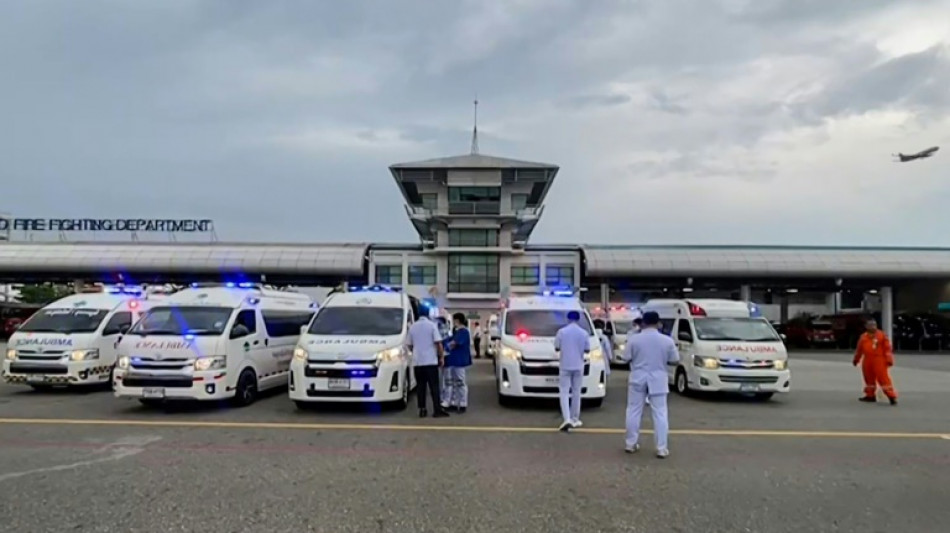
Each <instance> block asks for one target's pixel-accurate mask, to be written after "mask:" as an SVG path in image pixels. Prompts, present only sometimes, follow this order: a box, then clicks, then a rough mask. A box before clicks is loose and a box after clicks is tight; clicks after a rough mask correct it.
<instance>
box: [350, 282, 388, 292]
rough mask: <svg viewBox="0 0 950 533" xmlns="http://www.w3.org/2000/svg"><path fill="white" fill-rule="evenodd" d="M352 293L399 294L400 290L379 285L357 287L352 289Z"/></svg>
mask: <svg viewBox="0 0 950 533" xmlns="http://www.w3.org/2000/svg"><path fill="white" fill-rule="evenodd" d="M350 292H399V288H397V287H390V286H389V285H380V284H378V283H377V284H375V285H363V286H360V285H355V286H353V287H350Z"/></svg>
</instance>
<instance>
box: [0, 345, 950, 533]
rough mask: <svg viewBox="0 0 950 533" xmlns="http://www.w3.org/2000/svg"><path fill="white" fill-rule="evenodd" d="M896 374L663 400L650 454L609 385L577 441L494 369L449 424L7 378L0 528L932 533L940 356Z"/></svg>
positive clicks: (946, 454) (410, 415)
mask: <svg viewBox="0 0 950 533" xmlns="http://www.w3.org/2000/svg"><path fill="white" fill-rule="evenodd" d="M924 358H926V359H924ZM898 362H899V365H900V366H899V367H898V368H896V369H895V370H894V373H893V374H894V379H895V383H896V385H897V387H898V388H899V391H900V393H901V404H900V405H899V406H897V407H891V406H889V405H887V404H885V403H880V404H876V405H865V404H860V403H858V402H857V401H856V400H857V397H858V395H859V394H860V388H861V382H860V376H859V373H858V371H857V370H856V369H854V368H852V367H851V365H850V361H849V357H848V356H847V354H822V353H807V354H795V355H794V359H793V362H792V367H791V368H792V371H793V392H792V393H791V394H788V395H785V396H781V397H777V398H776V399H774V400H773V401H770V402H768V403H756V402H752V401H749V400H745V399H741V398H721V397H701V398H680V397H676V396H671V398H670V409H671V417H672V426H673V428H674V432H675V433H674V435H673V436H672V437H671V448H672V452H673V455H672V456H671V457H670V458H669V459H667V460H665V461H661V460H658V459H656V458H654V457H653V455H652V453H650V452H652V442H651V439H652V435H651V434H646V435H644V439H643V441H642V442H643V444H644V451H643V452H642V453H641V454H639V455H634V456H629V455H625V454H624V453H623V452H622V425H623V409H624V404H625V387H624V381H625V379H626V372H624V371H615V372H614V373H613V375H612V376H611V383H610V387H609V390H610V392H609V396H608V399H607V401H606V402H605V404H604V406H603V407H602V408H600V409H593V410H588V411H585V412H584V415H583V419H584V422H585V426H584V428H583V429H582V430H580V431H578V432H576V433H574V434H561V433H558V432H556V431H555V430H554V427H555V426H556V424H557V422H558V419H559V416H558V414H557V410H556V406H555V405H553V404H550V403H541V404H532V405H525V406H522V407H520V408H517V409H505V408H501V407H499V406H498V405H497V402H496V400H495V395H494V393H495V391H494V384H493V382H492V379H491V372H490V368H491V364H490V362H487V361H478V362H477V365H476V367H475V369H474V370H473V372H472V374H473V375H472V377H471V379H470V383H471V387H472V391H471V404H472V407H471V410H470V411H469V412H468V413H466V414H464V415H456V416H453V417H451V418H449V419H445V420H434V419H431V418H430V419H424V420H420V419H419V418H417V417H416V416H415V410H414V409H409V410H407V411H404V412H392V411H384V412H379V411H378V410H375V409H364V408H349V409H346V408H326V409H320V410H318V411H316V412H299V411H297V410H296V409H295V407H294V405H293V403H292V402H290V401H289V400H288V399H287V398H286V396H285V393H283V391H281V392H279V393H276V394H273V395H271V396H270V397H267V398H264V399H262V400H261V401H260V402H258V403H257V404H255V405H253V406H250V407H248V408H245V409H228V408H224V407H221V406H189V407H180V408H174V409H170V410H150V409H146V408H143V407H141V406H139V405H138V403H135V402H126V401H120V400H116V399H114V398H113V397H112V396H111V394H110V393H108V392H87V393H83V392H79V393H74V392H51V393H36V392H33V391H31V390H29V389H25V388H20V387H14V386H9V385H0V493H2V494H3V497H2V498H0V531H11V532H12V531H15V532H42V531H84V532H98V531H102V532H106V531H109V532H116V531H123V532H126V531H128V532H133V531H135V532H153V531H154V532H167V531H212V532H218V531H222V532H245V531H254V532H256V531H260V532H266V533H270V532H274V533H276V532H284V531H287V532H291V531H293V532H300V531H320V532H348V531H360V532H366V531H370V532H388V531H394V532H395V531H399V532H406V531H412V532H417V531H418V532H422V531H433V532H434V531H452V532H456V533H466V532H480V531H486V532H497V531H519V532H521V531H539V532H550V531H591V532H593V531H618V532H620V531H643V532H651V533H652V532H664V531H675V532H679V531H682V532H685V531H702V532H714V531H722V532H737V531H750V532H785V531H809V532H812V531H861V532H862V533H867V532H874V531H888V532H893V531H900V532H902V533H904V532H918V531H919V532H935V531H943V530H945V529H946V524H947V523H950V507H948V506H947V505H946V501H947V494H948V492H947V487H948V480H950V416H948V415H947V408H948V407H950V386H948V384H950V356H943V357H942V358H941V356H911V355H902V356H900V358H899V359H898ZM644 427H646V428H649V427H650V423H649V416H647V417H646V419H645V423H644Z"/></svg>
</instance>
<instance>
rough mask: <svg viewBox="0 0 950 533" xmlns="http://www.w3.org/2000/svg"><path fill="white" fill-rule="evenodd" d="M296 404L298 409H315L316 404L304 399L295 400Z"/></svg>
mask: <svg viewBox="0 0 950 533" xmlns="http://www.w3.org/2000/svg"><path fill="white" fill-rule="evenodd" d="M294 405H296V406H297V410H298V411H305V412H306V411H313V410H314V407H315V406H314V405H313V403H312V402H305V401H302V400H294Z"/></svg>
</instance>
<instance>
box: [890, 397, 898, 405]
mask: <svg viewBox="0 0 950 533" xmlns="http://www.w3.org/2000/svg"><path fill="white" fill-rule="evenodd" d="M889 400H891V405H897V398H889Z"/></svg>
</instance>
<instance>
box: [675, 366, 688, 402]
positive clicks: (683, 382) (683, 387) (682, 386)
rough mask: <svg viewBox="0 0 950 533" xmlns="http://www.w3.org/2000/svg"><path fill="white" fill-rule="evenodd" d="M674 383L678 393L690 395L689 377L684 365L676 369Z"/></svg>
mask: <svg viewBox="0 0 950 533" xmlns="http://www.w3.org/2000/svg"><path fill="white" fill-rule="evenodd" d="M673 385H674V386H675V387H676V393H677V394H679V395H680V396H689V395H690V392H692V391H690V388H689V379H687V377H686V370H684V369H683V367H679V368H677V369H676V377H675V378H674V380H673Z"/></svg>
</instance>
